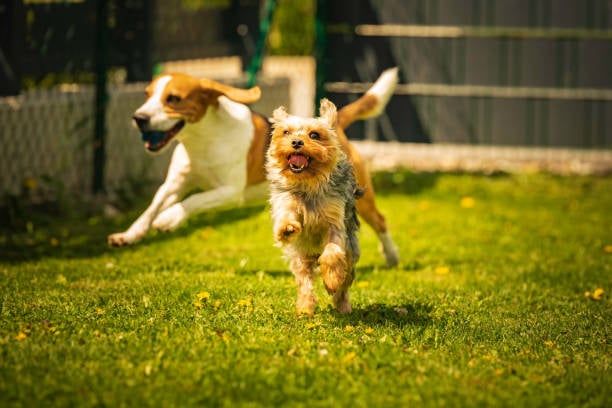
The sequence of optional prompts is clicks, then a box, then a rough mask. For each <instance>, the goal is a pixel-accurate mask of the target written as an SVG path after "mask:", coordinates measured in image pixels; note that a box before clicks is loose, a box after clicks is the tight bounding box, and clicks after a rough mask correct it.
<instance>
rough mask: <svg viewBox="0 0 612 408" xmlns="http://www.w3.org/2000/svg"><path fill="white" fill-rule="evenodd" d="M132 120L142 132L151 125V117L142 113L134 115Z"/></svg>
mask: <svg viewBox="0 0 612 408" xmlns="http://www.w3.org/2000/svg"><path fill="white" fill-rule="evenodd" d="M132 119H134V122H136V126H138V128H139V129H141V130H142V129H143V128H145V127H146V126H147V125H148V124H149V119H150V118H149V116H147V115H143V114H142V113H140V114H139V113H136V114H134V116H132Z"/></svg>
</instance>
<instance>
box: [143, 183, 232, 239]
mask: <svg viewBox="0 0 612 408" xmlns="http://www.w3.org/2000/svg"><path fill="white" fill-rule="evenodd" d="M241 201H242V189H239V188H236V187H234V186H223V187H219V188H216V189H214V190H209V191H205V192H202V193H197V194H193V195H191V196H189V197H187V198H186V199H185V200H183V201H181V202H180V203H176V204H174V205H172V206H170V207H169V208H167V209H166V210H164V211H162V212H161V213H160V214H159V215H158V216H157V217H155V219H154V220H153V228H156V229H159V230H162V231H173V230H174V229H176V228H177V227H178V226H179V225H181V224H182V223H184V222H185V221H186V220H187V218H189V217H190V216H192V215H194V214H199V213H201V212H204V211H209V210H213V209H223V208H227V207H232V206H236V205H239V204H240V203H241Z"/></svg>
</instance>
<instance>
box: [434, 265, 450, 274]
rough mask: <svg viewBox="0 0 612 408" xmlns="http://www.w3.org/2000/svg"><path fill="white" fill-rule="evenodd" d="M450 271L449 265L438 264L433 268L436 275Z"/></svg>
mask: <svg viewBox="0 0 612 408" xmlns="http://www.w3.org/2000/svg"><path fill="white" fill-rule="evenodd" d="M449 272H450V266H438V267H436V269H434V273H435V274H436V275H448V273H449Z"/></svg>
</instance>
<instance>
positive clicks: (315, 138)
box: [308, 132, 321, 140]
mask: <svg viewBox="0 0 612 408" xmlns="http://www.w3.org/2000/svg"><path fill="white" fill-rule="evenodd" d="M308 136H310V138H311V139H312V140H319V139H321V135H319V133H317V132H310V133H309V134H308Z"/></svg>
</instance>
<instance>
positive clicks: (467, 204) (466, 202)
mask: <svg viewBox="0 0 612 408" xmlns="http://www.w3.org/2000/svg"><path fill="white" fill-rule="evenodd" d="M459 205H461V207H463V208H474V206H475V205H476V200H474V198H472V197H463V198H462V199H461V201H460V202H459Z"/></svg>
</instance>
